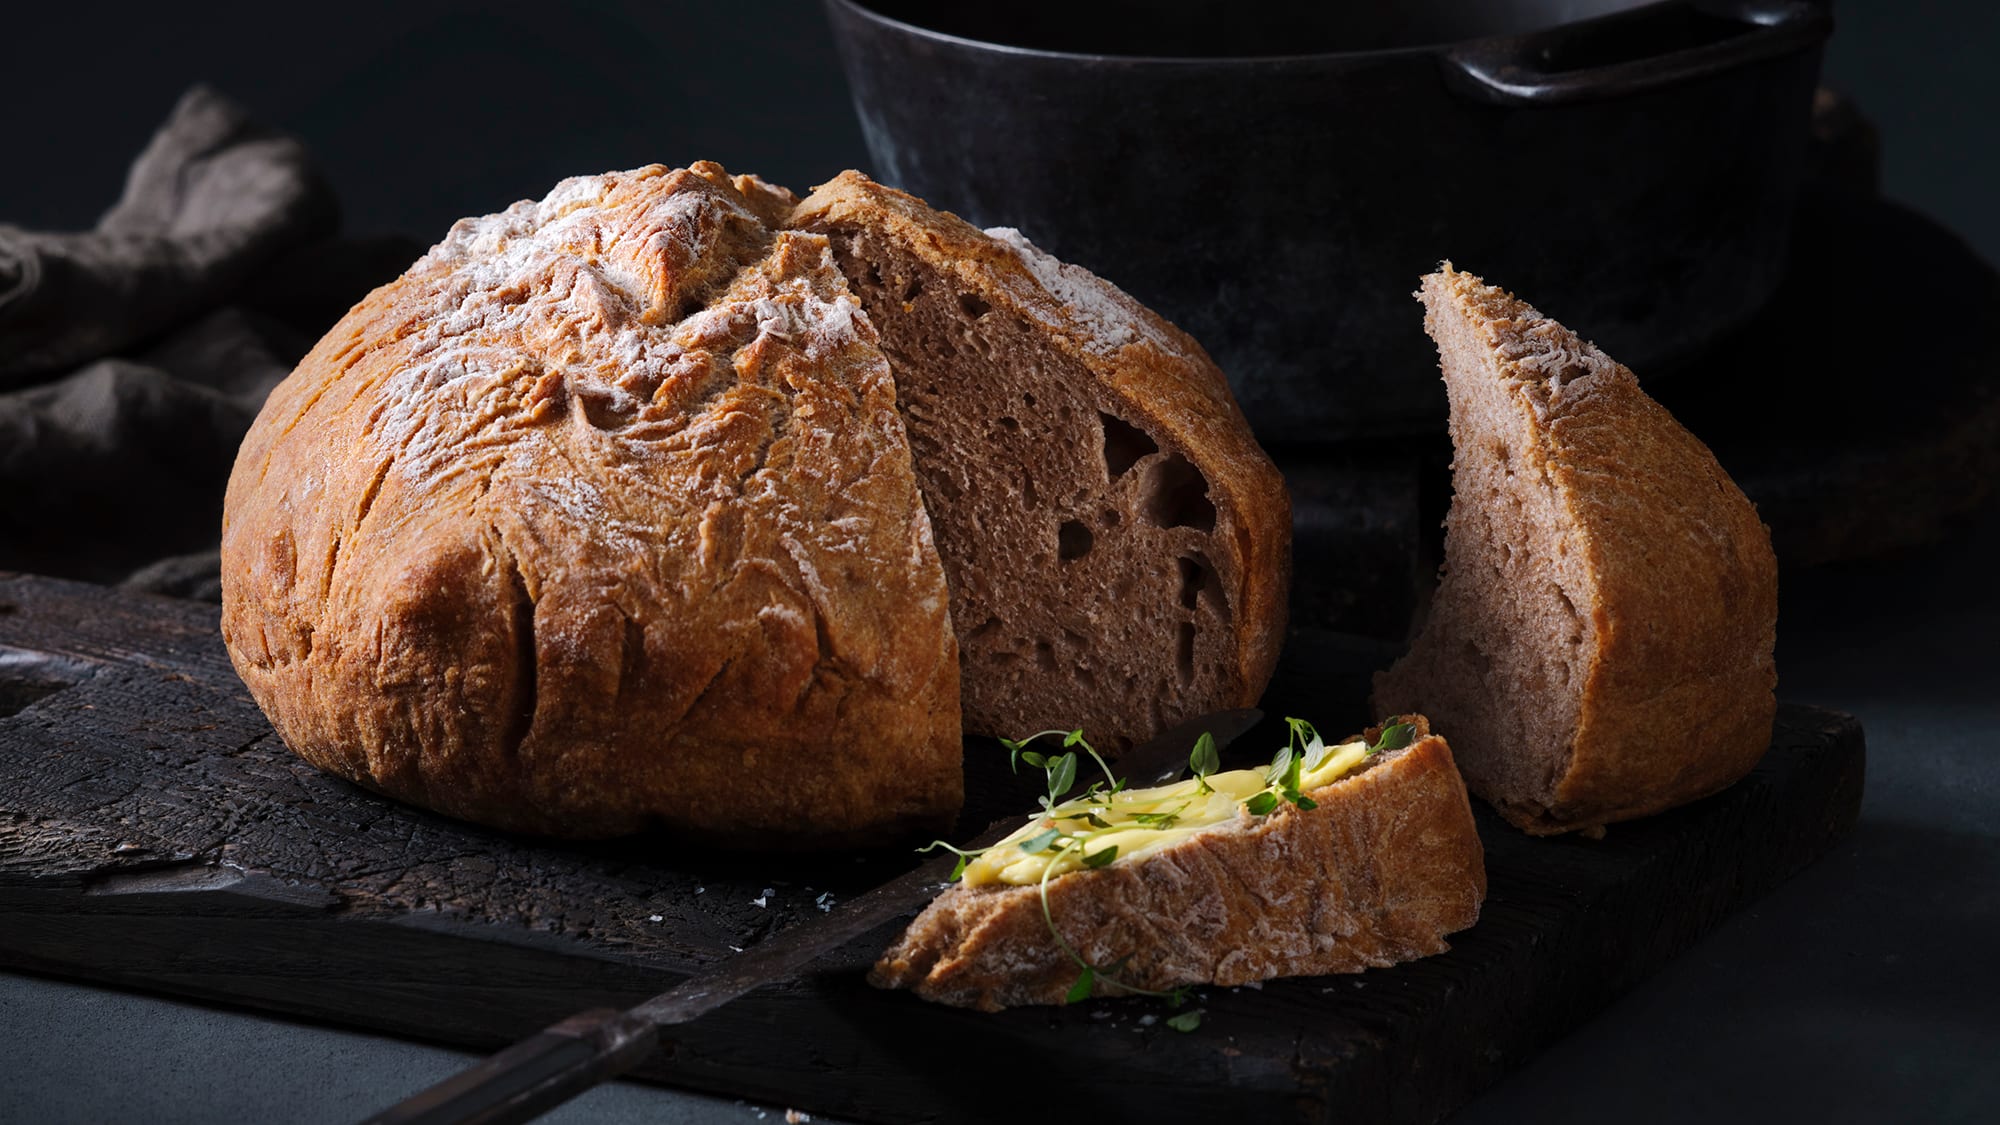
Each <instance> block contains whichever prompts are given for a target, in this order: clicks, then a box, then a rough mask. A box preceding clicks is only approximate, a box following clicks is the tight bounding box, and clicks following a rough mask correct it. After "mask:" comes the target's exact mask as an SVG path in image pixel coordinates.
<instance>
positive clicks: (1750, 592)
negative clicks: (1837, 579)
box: [1375, 262, 1778, 835]
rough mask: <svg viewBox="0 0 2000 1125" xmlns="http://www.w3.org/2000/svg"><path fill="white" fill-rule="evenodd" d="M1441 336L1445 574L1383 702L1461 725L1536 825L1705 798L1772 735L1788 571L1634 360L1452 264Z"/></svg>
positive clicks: (1478, 764) (1484, 792)
mask: <svg viewBox="0 0 2000 1125" xmlns="http://www.w3.org/2000/svg"><path fill="white" fill-rule="evenodd" d="M1418 296H1419V297H1420V298H1421V299H1422V301H1423V303H1424V308H1425V316H1424V325H1425V328H1426V329H1427V330H1428V331H1429V332H1430V334H1431V337H1432V338H1433V339H1434V340H1436V341H1437V346H1438V356H1439V359H1440V362H1441V365H1442V368H1443V371H1444V381H1445V387H1446V389H1447V390H1448V391H1449V392H1450V397H1451V438H1452V445H1453V448H1454V451H1455V460H1454V462H1453V479H1452V484H1453V492H1454V495H1453V499H1452V506H1451V514H1450V516H1449V518H1448V519H1447V521H1446V525H1445V526H1446V531H1445V564H1444V574H1443V578H1442V580H1441V582H1440V585H1439V587H1438V591H1437V596H1436V598H1435V600H1434V602H1433V604H1432V607H1431V613H1430V617H1429V619H1428V621H1427V622H1426V623H1425V625H1424V627H1423V629H1422V631H1421V632H1420V634H1419V635H1418V636H1417V638H1416V640H1415V642H1414V644H1413V645H1412V647H1411V650H1410V653H1409V655H1408V656H1406V657H1404V658H1403V659H1402V660H1401V661H1399V662H1397V663H1396V665H1395V666H1394V667H1392V668H1391V669H1389V670H1388V671H1387V672H1385V673H1383V674H1381V675H1379V676H1378V677H1377V678H1376V681H1375V701H1376V706H1377V711H1378V713H1382V712H1397V711H1410V710H1421V711H1423V712H1424V713H1425V714H1427V715H1429V716H1430V717H1431V718H1432V719H1433V720H1434V721H1435V722H1436V723H1437V724H1438V725H1439V726H1440V727H1442V728H1443V729H1445V730H1448V731H1450V732H1451V739H1452V746H1453V749H1454V750H1455V751H1456V752H1457V755H1458V764H1459V768H1460V769H1461V770H1463V771H1464V773H1465V779H1466V783H1467V785H1468V786H1470V788H1471V789H1472V791H1473V792H1474V793H1477V794H1479V795H1480V796H1481V797H1483V798H1485V799H1486V800H1488V801H1490V802H1492V803H1493V805H1494V806H1495V807H1496V808H1498V809H1499V810H1500V812H1501V813H1502V814H1504V815H1505V816H1506V817H1507V819H1508V820H1510V821H1512V822H1513V823H1514V824H1516V825H1518V826H1519V827H1521V828H1522V829H1524V830H1526V831H1528V832H1530V833H1534V834H1537V835H1546V834H1552V833H1558V832H1569V831H1577V830H1588V831H1598V830H1601V828H1602V826H1603V825H1605V824H1608V823H1611V822H1614V821H1620V820H1627V819H1630V818H1633V817H1639V816H1645V815H1647V814H1648V813H1653V812H1658V811H1660V810H1662V809H1667V808H1671V807H1673V806H1675V805H1679V804H1682V803H1684V802H1687V801H1691V800H1694V799H1695V798H1697V797H1702V796H1705V795H1707V794H1709V793H1713V792H1715V791H1716V790H1719V789H1721V788H1723V787H1724V786H1726V785H1728V784H1730V783H1731V782H1733V781H1735V780H1736V779H1737V778H1740V777H1742V776H1743V775H1744V774H1745V773H1747V772H1748V771H1749V770H1750V768H1751V767H1752V766H1753V765H1755V764H1756V762H1757V759H1758V758H1759V757H1760V756H1761V755H1762V754H1763V752H1764V749H1765V747H1766V746H1767V745H1768V744H1769V743H1770V737H1771V721H1772V717H1773V715H1774V714H1775V709H1776V702H1775V696H1774V695H1773V690H1774V688H1775V686H1776V684H1777V671H1776V668H1775V665H1774V664H1773V662H1772V648H1773V644H1774V642H1775V639H1776V630H1777V616H1778V573H1777V563H1776V560H1775V558H1774V557H1773V556H1772V553H1771V542H1770V536H1769V533H1768V532H1767V531H1766V529H1765V527H1764V525H1763V524H1762V523H1760V522H1759V521H1758V519H1757V512H1756V510H1755V509H1754V508H1753V507H1752V506H1751V504H1750V501H1749V500H1747V499H1745V498H1744V496H1743V493H1742V491H1741V490H1739V489H1738V488H1737V487H1736V485H1735V484H1734V482H1732V481H1731V480H1730V479H1729V476H1728V474H1727V473H1725V472H1724V471H1723V470H1722V467H1721V466H1720V465H1719V464H1717V463H1716V460H1715V457H1714V456H1713V455H1712V454H1711V453H1710V452H1709V451H1708V448H1707V447H1706V446H1704V445H1703V444H1702V443H1701V441H1700V440H1699V439H1697V438H1696V437H1695V436H1694V435H1692V434H1690V433H1688V431H1687V430H1685V429H1683V428H1682V427H1681V425H1680V423H1678V422H1676V421H1675V420H1674V418H1673V416H1672V415H1670V414H1668V413H1667V411H1666V410H1665V409H1664V408H1662V407H1661V406H1659V404H1657V403H1655V402H1654V401H1653V400H1652V399H1650V398H1648V397H1646V395H1645V393H1644V392H1643V391H1641V390H1640V389H1639V383H1638V380H1637V379H1635V378H1634V377H1633V375H1632V372H1631V371H1629V370H1627V369H1626V368H1625V367H1623V366H1621V365H1620V364H1618V363H1617V362H1615V361H1614V360H1612V359H1611V357H1610V356H1607V355H1605V354H1604V353H1603V352H1601V351H1599V350H1598V349H1597V348H1595V347H1593V346H1592V345H1590V344H1589V343H1586V342H1585V341H1583V340H1580V339H1578V338H1577V336H1576V335H1575V334H1574V333H1572V332H1570V331H1569V330H1568V329H1566V328H1564V327H1563V326H1562V325H1560V324H1557V323H1556V322H1555V321H1553V320H1550V319H1548V318H1547V317H1545V316H1543V315H1541V314H1540V313H1538V312H1536V311H1535V310H1534V309H1533V308H1531V307H1530V306H1528V305H1527V304H1526V303H1524V302H1522V301H1520V300H1518V299H1516V298H1515V297H1514V296H1512V295H1511V294H1509V293H1507V292H1505V291H1503V290H1501V289H1497V288H1495V287H1493V286H1490V285H1487V284H1485V283H1483V282H1482V281H1480V280H1479V279H1478V278H1476V277H1473V276H1472V275H1470V274H1466V273H1460V272H1458V271H1457V270H1455V269H1453V268H1452V267H1451V264H1450V263H1449V262H1447V263H1445V264H1444V266H1443V268H1442V269H1441V270H1440V271H1439V272H1437V273H1434V274H1431V275H1430V276H1428V277H1426V278H1424V280H1423V288H1422V291H1421V292H1420V293H1419V294H1418Z"/></svg>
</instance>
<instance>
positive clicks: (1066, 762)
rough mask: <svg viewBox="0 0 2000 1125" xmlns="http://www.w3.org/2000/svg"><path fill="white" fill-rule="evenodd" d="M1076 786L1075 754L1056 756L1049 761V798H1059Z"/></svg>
mask: <svg viewBox="0 0 2000 1125" xmlns="http://www.w3.org/2000/svg"><path fill="white" fill-rule="evenodd" d="M1075 785H1076V754H1075V753H1074V752H1071V753H1068V754H1058V755H1056V756H1055V757H1054V758H1051V759H1049V796H1051V797H1061V796H1062V795H1063V794H1064V793H1067V792H1069V791H1070V789H1071V788H1072V787H1073V786H1075Z"/></svg>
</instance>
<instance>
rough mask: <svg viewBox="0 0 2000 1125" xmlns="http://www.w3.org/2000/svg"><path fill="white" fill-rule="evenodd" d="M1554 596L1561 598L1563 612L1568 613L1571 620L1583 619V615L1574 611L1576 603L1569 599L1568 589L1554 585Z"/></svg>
mask: <svg viewBox="0 0 2000 1125" xmlns="http://www.w3.org/2000/svg"><path fill="white" fill-rule="evenodd" d="M1556 597H1558V598H1560V599H1562V606H1563V612H1564V613H1567V614H1569V619H1570V620H1571V621H1581V620H1583V615H1582V614H1580V613H1578V612H1577V611H1576V603H1575V602H1573V601H1571V600H1570V599H1569V591H1567V590H1565V589H1563V588H1562V587H1560V586H1558V587H1556Z"/></svg>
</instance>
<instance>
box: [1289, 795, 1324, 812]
mask: <svg viewBox="0 0 2000 1125" xmlns="http://www.w3.org/2000/svg"><path fill="white" fill-rule="evenodd" d="M1292 803H1293V804H1295V805H1297V806H1298V807H1300V808H1302V809H1316V808H1318V807H1319V802H1318V801H1315V800H1313V799H1312V798H1311V797H1308V796H1306V795H1304V794H1303V793H1301V794H1299V795H1298V796H1296V797H1293V798H1292Z"/></svg>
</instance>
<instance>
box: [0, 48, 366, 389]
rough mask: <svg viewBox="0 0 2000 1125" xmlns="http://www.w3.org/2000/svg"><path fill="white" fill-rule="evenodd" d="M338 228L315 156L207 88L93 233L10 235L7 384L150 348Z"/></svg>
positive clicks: (2, 267) (0, 240) (179, 112)
mask: <svg viewBox="0 0 2000 1125" xmlns="http://www.w3.org/2000/svg"><path fill="white" fill-rule="evenodd" d="M338 222H339V212H338V208H337V207H336V206H335V204H334V198H333V191H332V189H331V188H330V187H328V186H327V183H326V181H325V180H324V179H322V178H321V176H320V175H319V173H318V172H317V171H316V170H314V168H313V166H312V163H311V160H310V159H309V158H308V157H307V155H306V150H305V146H303V145H301V144H300V143H299V142H297V141H295V140H293V139H291V138H290V137H286V136H283V135H281V134H278V133H275V132H272V131H271V130H269V129H266V128H264V127H263V126H260V125H258V124H256V123H254V122H252V121H251V120H250V118H249V117H248V116H247V115H246V114H245V113H244V112H243V111H242V110H241V109H239V108H237V107H236V106H235V105H234V104H233V103H231V102H230V101H229V100H227V99H226V98H224V97H222V96H221V95H220V94H217V93H215V92H214V91H212V90H210V89H208V88H206V87H203V86H197V87H195V88H194V89H192V90H189V91H188V92H187V93H186V94H185V95H183V96H182V97H181V100H180V104H178V105H176V106H175V107H174V111H173V114H172V116H170V117H169V118H168V119H167V122H166V124H165V125H163V126H161V128H160V131H159V132H158V133H157V134H155V135H154V137H153V140H152V143H151V144H149V145H148V146H147V147H146V150H145V152H143V153H141V154H140V156H139V159H138V161H137V162H136V163H134V164H133V165H132V171H131V174H130V175H129V176H128V177H127V179H126V182H125V193H124V195H123V197H121V198H120V199H119V200H118V202H117V204H116V205H114V206H113V207H112V208H111V210H110V211H108V212H106V213H105V215H104V217H103V218H102V219H101V220H99V221H98V224H97V229H96V230H92V231H85V232H82V233H63V234H54V233H46V232H38V231H25V230H21V229H19V228H16V227H10V226H0V385H6V384H14V385H18V384H19V382H20V381H21V379H22V378H23V377H24V376H30V375H34V374H36V373H40V372H48V371H52V370H57V369H60V368H63V367H67V366H70V365H73V364H77V363H81V362H84V361H86V360H90V359H95V358H97V357H99V356H104V355H109V354H112V353H114V352H117V351H119V350H121V349H123V348H126V347H129V346H131V345H133V344H135V343H138V342H140V341H143V340H145V339H147V338H148V337H150V336H153V335H155V334H157V333H159V332H160V331H162V330H163V329H165V328H167V327H169V326H171V325H173V324H175V323H176V322H178V321H181V320H184V319H186V318H187V317H189V316H190V315H191V314H194V313H197V312H199V311H200V310H202V309H204V308H207V307H210V306H213V305H214V304H215V303H216V302H217V301H218V300H220V299H222V298H223V297H224V296H226V295H227V294H228V293H229V292H230V291H231V290H232V289H234V288H235V287H236V286H238V285H239V284H241V283H242V281H243V280H244V279H245V278H246V277H248V276H250V274H251V273H252V272H254V271H255V270H256V269H257V268H258V267H259V266H262V265H264V264H265V263H266V262H269V261H271V260H272V259H273V258H275V257H276V256H277V255H279V254H281V253H282V252H284V251H285V250H286V249H287V248H289V247H292V246H296V245H298V244H300V243H302V242H305V241H308V240H311V239H314V238H319V237H324V236H326V235H328V234H331V233H332V232H333V230H334V228H335V226H336V225H337V224H338Z"/></svg>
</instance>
